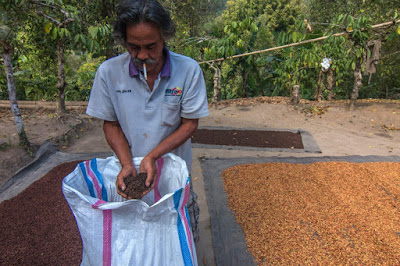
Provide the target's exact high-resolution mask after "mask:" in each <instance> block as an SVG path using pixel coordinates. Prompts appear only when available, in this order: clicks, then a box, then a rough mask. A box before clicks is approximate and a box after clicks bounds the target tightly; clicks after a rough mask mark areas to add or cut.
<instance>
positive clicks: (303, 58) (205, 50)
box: [0, 0, 400, 100]
mask: <svg viewBox="0 0 400 266" xmlns="http://www.w3.org/2000/svg"><path fill="white" fill-rule="evenodd" d="M35 2H36V3H41V4H43V5H42V6H40V5H39V6H38V5H37V4H34V3H35ZM161 3H162V4H163V5H164V6H166V7H167V9H168V10H169V11H170V13H171V15H172V18H173V20H174V22H175V24H176V28H177V34H176V38H175V39H173V40H171V41H170V42H169V44H168V45H169V47H170V48H171V50H173V51H175V52H179V53H183V54H185V55H188V56H190V57H192V58H194V59H196V60H198V61H199V62H201V61H207V60H213V59H217V58H228V57H230V56H234V55H239V54H243V53H249V52H254V51H257V50H262V49H267V48H271V47H275V46H280V45H285V44H290V43H296V42H302V41H307V40H310V39H313V38H318V37H323V36H329V38H327V39H326V40H324V41H321V42H314V43H307V44H303V45H300V46H295V47H289V48H285V49H280V50H276V51H274V52H268V53H262V54H253V55H249V56H246V57H240V58H236V59H230V60H223V61H221V65H219V67H220V68H221V72H222V98H225V99H226V98H238V97H252V96H257V95H267V96H289V95H290V91H291V89H292V87H293V86H294V85H300V89H301V94H302V97H303V98H306V99H314V96H315V93H316V90H317V88H318V86H320V85H321V84H319V77H320V76H321V71H322V67H321V62H322V60H323V59H324V58H329V59H330V63H331V64H330V69H332V70H333V78H334V82H333V88H332V92H333V95H334V96H335V97H336V98H337V99H348V98H349V97H350V94H351V91H352V87H353V83H354V77H353V71H354V69H355V67H356V65H357V64H362V66H363V69H364V68H365V65H363V63H364V62H365V60H366V58H368V57H370V56H371V50H369V49H368V47H367V46H368V42H369V41H374V40H381V41H382V48H381V55H380V60H379V62H378V64H377V65H376V73H375V74H371V75H364V76H363V80H362V83H363V86H362V87H361V89H360V97H361V98H375V97H379V98H399V97H400V89H399V88H400V80H399V79H398V78H397V75H396V73H400V64H398V63H397V62H399V61H400V41H399V40H400V26H399V25H391V26H388V27H384V28H381V29H374V30H371V29H370V27H371V25H374V24H377V23H381V22H384V21H396V20H398V13H400V9H399V6H400V1H399V0H394V1H390V4H385V3H384V2H383V1H382V0H365V1H364V0H359V1H358V0H357V1H353V0H351V1H350V0H340V1H328V0H282V1H279V0H230V1H225V0H218V1H208V0H207V1H206V0H185V1H172V0H162V1H161ZM116 4H117V0H110V1H97V0H94V1H88V0H84V1H77V0H40V1H39V0H35V1H33V0H10V1H2V2H1V4H0V7H1V9H0V15H1V19H0V39H3V38H8V41H9V42H10V44H12V45H13V46H14V47H15V50H14V53H13V55H14V57H13V64H14V72H15V79H16V85H17V94H18V95H17V97H18V99H26V100H55V99H56V97H57V89H56V86H57V63H56V60H57V53H56V52H57V51H56V49H55V47H56V45H57V41H58V40H60V39H62V40H63V41H64V42H65V55H66V65H65V75H66V91H65V97H66V99H67V100H87V98H88V95H89V92H90V88H91V84H92V81H93V78H94V73H95V71H96V68H97V66H98V65H99V64H100V63H101V62H102V61H104V59H105V58H109V57H112V56H114V55H116V54H117V53H119V52H121V51H122V50H121V47H120V46H118V45H117V44H116V43H115V42H114V41H113V39H112V36H111V32H112V23H113V18H114V17H115V6H116ZM45 5H50V6H54V7H55V8H53V9H46V7H45ZM61 9H62V10H64V11H65V12H68V14H69V17H68V18H71V19H72V20H73V21H74V22H73V23H72V22H71V23H68V24H66V25H63V26H60V25H59V24H57V23H54V21H53V20H51V19H50V17H52V18H53V19H55V20H57V21H61V20H62V18H63V17H62V16H63V13H60V10H61ZM16 22H18V23H16ZM10 29H13V31H10ZM340 32H347V34H345V35H341V36H334V34H337V33H340ZM201 66H202V68H203V71H204V74H205V78H206V84H207V88H208V94H209V96H210V97H211V95H212V91H213V78H214V71H213V70H212V69H211V68H210V67H209V66H208V65H207V64H202V65H201ZM1 70H2V69H1ZM323 75H325V72H322V76H323ZM324 82H325V81H322V83H324ZM6 86H7V82H6V78H5V73H4V71H3V70H2V71H0V98H1V99H7V97H8V96H7V87H6ZM323 88H325V87H323ZM327 93H328V91H327V90H326V89H323V91H322V96H323V97H324V98H326V97H327Z"/></svg>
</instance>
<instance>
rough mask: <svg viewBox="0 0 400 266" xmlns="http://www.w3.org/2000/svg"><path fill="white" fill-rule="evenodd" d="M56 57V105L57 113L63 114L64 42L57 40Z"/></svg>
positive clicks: (64, 110)
mask: <svg viewBox="0 0 400 266" xmlns="http://www.w3.org/2000/svg"><path fill="white" fill-rule="evenodd" d="M57 57H58V75H57V79H58V82H57V90H58V103H57V113H59V114H65V113H66V109H65V85H66V84H65V72H64V62H65V59H64V40H63V39H59V40H58V42H57Z"/></svg>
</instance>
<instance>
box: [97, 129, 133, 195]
mask: <svg viewBox="0 0 400 266" xmlns="http://www.w3.org/2000/svg"><path fill="white" fill-rule="evenodd" d="M103 131H104V135H105V137H106V140H107V143H108V145H110V147H111V148H112V150H113V151H114V152H115V154H116V155H117V157H118V159H119V161H120V163H121V167H122V169H121V171H120V172H119V174H118V176H117V182H116V185H117V192H118V194H120V195H121V196H123V197H124V198H126V197H127V196H126V194H125V193H123V192H122V191H124V190H125V183H124V178H126V177H128V176H130V175H133V176H136V175H137V173H136V169H135V166H134V165H133V161H132V155H131V150H130V148H129V144H128V141H127V140H126V137H125V134H124V132H123V131H122V128H121V126H120V125H119V123H118V121H104V124H103ZM119 188H121V190H122V191H121V190H120V189H119Z"/></svg>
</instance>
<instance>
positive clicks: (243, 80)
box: [242, 71, 247, 98]
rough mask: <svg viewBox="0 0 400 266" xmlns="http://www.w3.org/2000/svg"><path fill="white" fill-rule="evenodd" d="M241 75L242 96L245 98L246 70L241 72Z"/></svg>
mask: <svg viewBox="0 0 400 266" xmlns="http://www.w3.org/2000/svg"><path fill="white" fill-rule="evenodd" d="M243 72H244V71H243ZM242 77H243V78H242V98H247V74H246V72H244V73H243V75H242Z"/></svg>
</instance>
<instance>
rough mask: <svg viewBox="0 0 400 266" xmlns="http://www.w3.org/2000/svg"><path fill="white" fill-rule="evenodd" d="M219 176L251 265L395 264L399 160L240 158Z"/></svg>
mask: <svg viewBox="0 0 400 266" xmlns="http://www.w3.org/2000/svg"><path fill="white" fill-rule="evenodd" d="M222 177H223V180H224V186H225V190H226V191H227V195H228V201H229V207H230V208H231V209H232V210H233V212H234V213H235V219H236V222H237V223H238V224H240V226H241V227H242V229H243V232H244V234H245V236H246V241H247V247H248V249H249V251H250V252H251V253H252V255H253V256H254V257H255V258H256V260H257V262H258V264H259V265H400V226H399V225H400V215H399V210H400V185H399V180H400V163H389V162H387V163H377V162H376V163H347V162H321V163H312V164H306V165H302V164H289V163H265V164H245V165H237V166H234V167H231V168H228V169H226V170H225V171H224V172H223V173H222Z"/></svg>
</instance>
